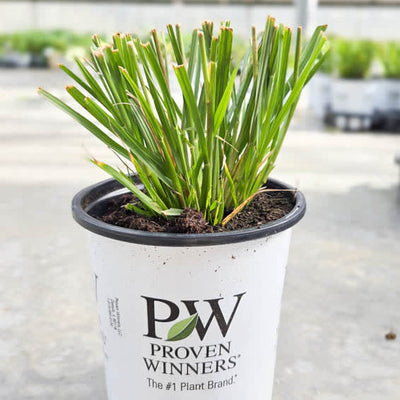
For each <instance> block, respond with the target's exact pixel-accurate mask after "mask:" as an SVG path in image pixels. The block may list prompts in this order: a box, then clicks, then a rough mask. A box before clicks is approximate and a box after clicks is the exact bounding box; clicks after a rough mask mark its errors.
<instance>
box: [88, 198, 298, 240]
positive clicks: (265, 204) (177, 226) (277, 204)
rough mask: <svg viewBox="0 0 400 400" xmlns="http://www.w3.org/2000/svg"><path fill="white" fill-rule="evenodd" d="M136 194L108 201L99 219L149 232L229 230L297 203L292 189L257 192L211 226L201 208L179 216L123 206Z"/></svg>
mask: <svg viewBox="0 0 400 400" xmlns="http://www.w3.org/2000/svg"><path fill="white" fill-rule="evenodd" d="M134 201H135V197H134V196H133V194H131V193H128V194H123V195H120V196H118V197H116V198H113V199H110V200H109V201H108V203H106V205H105V208H104V211H103V213H102V215H101V216H96V218H97V219H99V220H101V221H104V222H106V223H108V224H112V225H117V226H121V227H124V228H130V229H138V230H142V231H148V232H169V233H212V232H226V231H233V230H239V229H246V228H252V227H257V226H261V225H263V224H266V223H268V222H271V221H276V220H277V219H279V218H282V217H284V216H285V215H286V214H288V213H289V212H290V211H291V210H292V209H293V206H294V196H293V192H291V191H267V192H262V193H259V194H257V195H256V196H255V197H254V198H253V200H252V201H251V202H250V203H249V204H248V206H247V207H246V208H244V209H243V210H242V211H241V212H240V213H238V214H237V215H236V216H235V217H234V218H232V219H231V220H230V221H229V222H228V223H227V224H226V225H225V226H214V227H213V226H211V225H210V224H208V223H207V221H206V220H205V219H204V217H203V214H202V213H201V212H199V211H196V210H193V209H191V208H187V209H185V210H184V211H183V213H182V214H181V215H180V216H179V217H174V218H169V219H165V218H161V217H145V216H143V215H140V214H137V213H135V212H134V211H130V210H127V209H126V208H125V207H124V206H125V205H126V204H127V203H133V202H134Z"/></svg>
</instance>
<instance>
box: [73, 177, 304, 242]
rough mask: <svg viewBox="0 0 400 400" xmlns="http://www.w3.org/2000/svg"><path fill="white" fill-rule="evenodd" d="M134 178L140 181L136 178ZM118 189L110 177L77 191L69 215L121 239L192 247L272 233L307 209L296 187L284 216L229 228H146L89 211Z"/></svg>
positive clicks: (279, 184) (273, 183) (279, 185)
mask: <svg viewBox="0 0 400 400" xmlns="http://www.w3.org/2000/svg"><path fill="white" fill-rule="evenodd" d="M136 182H137V183H139V181H138V180H137V179H136ZM267 185H268V187H270V188H275V189H285V190H294V191H295V189H294V188H293V187H291V186H289V185H286V184H285V183H282V182H280V181H278V180H275V179H271V178H270V179H268V182H267ZM121 189H124V188H123V186H122V185H121V184H120V183H118V182H117V181H116V180H115V179H113V178H111V179H107V180H105V181H101V182H99V183H96V184H94V185H92V186H89V187H86V188H85V189H83V190H81V191H80V192H78V193H77V194H76V195H75V196H74V198H73V200H72V215H73V217H74V219H75V221H76V222H78V224H80V225H81V226H83V227H84V228H85V229H87V230H89V231H91V232H93V233H96V234H98V235H101V236H105V237H108V238H111V239H115V240H119V241H123V242H130V243H137V244H143V245H152V246H170V247H193V246H215V245H223V244H229V243H238V242H245V241H249V240H254V239H258V238H262V237H267V236H272V235H275V234H276V233H279V232H282V231H284V230H287V229H289V228H291V227H292V226H293V225H295V224H296V223H297V222H299V221H300V220H301V219H302V218H303V216H304V214H305V212H306V201H305V198H304V195H303V194H302V193H301V192H300V191H297V190H296V191H295V194H294V196H295V205H294V207H293V209H292V210H291V211H290V212H289V213H288V214H287V215H285V216H284V217H283V218H280V219H278V220H276V221H273V222H270V223H268V224H264V225H261V226H259V227H253V228H247V229H242V230H236V231H228V232H217V233H196V234H183V233H165V232H147V231H140V230H135V229H128V228H123V227H119V226H116V225H111V224H107V223H105V222H103V221H100V220H98V219H96V218H95V217H93V216H91V215H90V214H89V211H90V209H91V208H93V206H94V205H96V204H99V203H100V202H101V201H103V200H105V199H106V198H109V197H112V194H113V193H115V195H117V194H118V191H121Z"/></svg>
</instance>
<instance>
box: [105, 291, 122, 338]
mask: <svg viewBox="0 0 400 400" xmlns="http://www.w3.org/2000/svg"><path fill="white" fill-rule="evenodd" d="M107 304H108V317H109V321H110V326H111V328H113V329H114V330H115V331H116V332H117V333H118V335H119V336H122V330H121V314H120V311H119V298H118V297H113V298H110V297H109V298H108V299H107Z"/></svg>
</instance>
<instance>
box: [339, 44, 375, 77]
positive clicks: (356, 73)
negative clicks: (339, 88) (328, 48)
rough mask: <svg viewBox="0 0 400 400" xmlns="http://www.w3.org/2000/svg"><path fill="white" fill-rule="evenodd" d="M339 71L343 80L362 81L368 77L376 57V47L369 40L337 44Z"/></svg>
mask: <svg viewBox="0 0 400 400" xmlns="http://www.w3.org/2000/svg"><path fill="white" fill-rule="evenodd" d="M335 52H336V56H337V60H336V61H337V70H338V74H339V76H340V77H341V78H353V79H362V78H365V77H366V76H367V75H368V72H369V70H370V68H371V65H372V62H373V60H374V57H375V45H374V43H373V42H371V41H369V40H345V39H339V40H337V41H336V42H335Z"/></svg>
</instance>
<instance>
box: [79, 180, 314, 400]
mask: <svg viewBox="0 0 400 400" xmlns="http://www.w3.org/2000/svg"><path fill="white" fill-rule="evenodd" d="M268 186H269V187H271V188H282V189H289V187H288V186H287V185H284V184H282V183H280V182H278V181H275V180H272V179H271V180H269V181H268ZM121 189H122V187H121V186H120V184H118V183H117V182H116V181H114V180H112V179H111V180H107V181H104V182H101V183H99V184H97V185H94V186H91V187H89V188H87V189H84V190H83V191H81V192H79V193H78V194H77V195H76V196H75V198H74V199H73V203H72V208H73V216H74V218H75V219H76V221H77V222H78V223H79V224H81V225H82V226H83V227H85V228H86V229H87V230H89V234H90V235H89V236H90V252H91V260H92V264H93V268H94V273H95V280H96V292H97V302H98V308H99V316H100V327H101V331H102V336H103V339H104V353H105V370H106V381H107V390H108V398H109V400H133V399H138V400H192V399H193V400H206V399H207V400H269V399H270V398H271V394H272V385H273V376H274V367H275V358H276V347H277V331H278V325H279V314H280V306H281V298H282V291H283V284H284V277H285V269H286V263H287V258H288V250H289V242H290V235H291V227H292V226H293V225H294V224H296V223H297V222H298V221H299V220H300V219H301V218H302V217H303V215H304V213H305V208H306V206H305V199H304V197H303V195H302V194H301V193H300V192H293V196H295V206H294V208H293V209H292V211H291V212H290V213H289V214H287V215H286V216H285V217H284V218H281V219H279V220H277V221H274V222H272V223H269V224H266V225H262V226H261V227H258V228H251V229H245V230H239V231H231V232H222V233H214V234H170V233H151V232H144V231H137V230H131V229H127V228H120V227H117V226H114V225H109V224H106V223H104V222H102V221H99V220H98V219H96V218H95V216H96V215H98V214H99V213H101V211H102V209H104V207H105V203H106V200H107V199H109V198H110V197H113V196H116V195H118V194H120V193H121ZM294 193H295V194H294Z"/></svg>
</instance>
